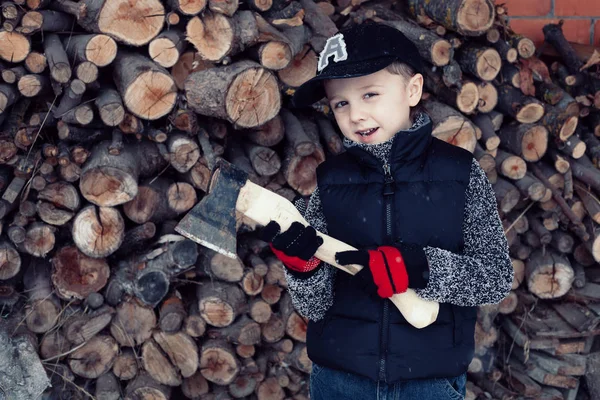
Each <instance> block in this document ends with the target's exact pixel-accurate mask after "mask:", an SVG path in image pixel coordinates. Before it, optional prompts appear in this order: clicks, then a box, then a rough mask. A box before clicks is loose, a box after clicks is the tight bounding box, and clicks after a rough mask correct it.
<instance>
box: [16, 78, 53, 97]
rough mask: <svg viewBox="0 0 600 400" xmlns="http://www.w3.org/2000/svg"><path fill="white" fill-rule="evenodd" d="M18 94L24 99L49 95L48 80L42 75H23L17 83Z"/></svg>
mask: <svg viewBox="0 0 600 400" xmlns="http://www.w3.org/2000/svg"><path fill="white" fill-rule="evenodd" d="M17 87H18V88H19V92H20V93H21V94H22V95H23V96H25V97H35V96H41V95H45V94H48V93H50V91H51V86H50V80H49V79H48V78H47V77H46V76H43V75H37V74H27V75H23V76H22V77H21V79H19V82H18V83H17Z"/></svg>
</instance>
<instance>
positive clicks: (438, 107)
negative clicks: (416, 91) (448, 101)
mask: <svg viewBox="0 0 600 400" xmlns="http://www.w3.org/2000/svg"><path fill="white" fill-rule="evenodd" d="M423 106H424V107H425V109H426V110H427V113H428V114H429V116H430V117H431V120H432V122H433V132H432V135H433V136H435V137H437V138H438V139H440V140H443V141H445V142H447V143H450V144H453V145H455V146H458V147H462V148H463V149H465V150H468V151H470V152H471V153H472V152H473V151H474V150H475V144H476V142H477V139H476V137H475V127H474V126H473V124H472V123H471V122H470V121H469V120H467V119H466V118H465V117H464V116H463V115H462V114H461V113H459V112H458V111H456V110H455V109H453V108H452V107H449V106H447V105H445V104H443V103H440V102H438V101H435V100H433V99H427V100H426V101H424V102H423Z"/></svg>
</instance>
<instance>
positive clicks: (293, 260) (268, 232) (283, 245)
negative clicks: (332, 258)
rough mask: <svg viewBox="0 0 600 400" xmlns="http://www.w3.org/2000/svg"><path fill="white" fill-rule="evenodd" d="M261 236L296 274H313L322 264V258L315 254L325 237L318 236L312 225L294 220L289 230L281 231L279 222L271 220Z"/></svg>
mask: <svg viewBox="0 0 600 400" xmlns="http://www.w3.org/2000/svg"><path fill="white" fill-rule="evenodd" d="M260 238H261V240H263V241H265V242H268V243H269V245H270V247H271V251H273V254H275V255H276V256H277V258H279V259H280V260H281V261H282V262H283V265H285V266H286V268H288V270H291V271H293V272H296V273H297V274H295V275H296V276H298V274H300V275H301V276H303V277H307V276H308V275H312V274H313V273H314V272H315V271H316V269H317V268H318V267H319V266H320V265H321V260H319V259H318V258H316V257H314V255H315V253H316V252H317V249H318V248H319V247H320V246H321V245H322V244H323V238H321V237H320V236H317V231H316V230H315V228H313V227H312V226H310V225H309V226H304V225H302V224H301V223H299V222H293V223H292V225H291V226H290V228H289V229H288V230H286V231H285V232H281V227H280V226H279V224H278V223H277V222H275V221H271V222H269V223H268V224H267V225H266V226H265V227H264V228H263V229H262V231H261V233H260Z"/></svg>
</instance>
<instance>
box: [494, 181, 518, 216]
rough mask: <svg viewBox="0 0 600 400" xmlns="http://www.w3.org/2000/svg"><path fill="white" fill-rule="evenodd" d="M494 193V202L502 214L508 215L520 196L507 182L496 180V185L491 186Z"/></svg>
mask: <svg viewBox="0 0 600 400" xmlns="http://www.w3.org/2000/svg"><path fill="white" fill-rule="evenodd" d="M493 188H494V193H495V194H496V200H497V202H498V205H499V207H500V210H501V211H502V212H503V213H508V212H510V210H512V209H513V208H514V207H515V206H516V205H517V203H518V202H519V198H520V196H521V194H520V193H519V190H518V189H517V188H516V187H515V186H514V185H513V184H512V183H510V182H509V181H507V180H505V179H502V178H498V180H497V181H496V183H495V184H494V185H493Z"/></svg>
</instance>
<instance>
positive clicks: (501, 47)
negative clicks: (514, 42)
mask: <svg viewBox="0 0 600 400" xmlns="http://www.w3.org/2000/svg"><path fill="white" fill-rule="evenodd" d="M491 45H492V47H493V48H495V49H496V51H497V52H498V54H499V55H500V58H502V60H504V61H506V62H508V63H511V64H512V63H514V62H516V61H517V57H518V56H519V53H518V51H517V49H515V48H514V47H512V46H511V45H510V44H508V42H506V40H503V39H500V40H498V41H496V42H494V43H492V44H491ZM502 69H504V67H502Z"/></svg>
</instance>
